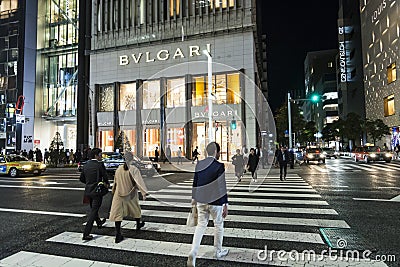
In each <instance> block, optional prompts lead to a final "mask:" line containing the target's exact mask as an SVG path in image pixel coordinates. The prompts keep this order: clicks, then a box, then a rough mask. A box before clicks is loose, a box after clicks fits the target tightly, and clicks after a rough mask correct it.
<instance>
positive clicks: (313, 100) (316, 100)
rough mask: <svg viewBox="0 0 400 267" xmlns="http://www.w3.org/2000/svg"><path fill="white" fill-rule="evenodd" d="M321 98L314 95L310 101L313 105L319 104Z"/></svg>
mask: <svg viewBox="0 0 400 267" xmlns="http://www.w3.org/2000/svg"><path fill="white" fill-rule="evenodd" d="M320 98H321V97H320V96H319V95H318V94H312V95H311V98H310V100H311V102H313V103H317V102H319V100H320Z"/></svg>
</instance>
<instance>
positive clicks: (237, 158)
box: [232, 149, 244, 182]
mask: <svg viewBox="0 0 400 267" xmlns="http://www.w3.org/2000/svg"><path fill="white" fill-rule="evenodd" d="M232 164H233V166H235V176H236V178H237V180H238V182H240V181H242V177H243V169H244V159H243V155H242V154H240V149H236V155H234V156H233V157H232Z"/></svg>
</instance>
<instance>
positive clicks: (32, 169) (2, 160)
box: [0, 155, 46, 177]
mask: <svg viewBox="0 0 400 267" xmlns="http://www.w3.org/2000/svg"><path fill="white" fill-rule="evenodd" d="M44 171H46V164H44V163H41V162H35V161H30V160H28V159H27V158H26V157H24V156H20V155H5V156H4V155H0V174H5V175H9V176H11V177H18V176H19V175H20V174H33V175H40V174H42V172H44Z"/></svg>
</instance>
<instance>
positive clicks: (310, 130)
mask: <svg viewBox="0 0 400 267" xmlns="http://www.w3.org/2000/svg"><path fill="white" fill-rule="evenodd" d="M317 132H318V130H317V127H316V126H315V122H314V121H308V122H306V123H304V126H303V128H302V129H301V131H299V134H298V140H299V142H300V143H303V144H307V143H310V142H313V141H314V140H315V137H314V134H315V133H317Z"/></svg>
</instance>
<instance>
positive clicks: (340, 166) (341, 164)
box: [302, 160, 400, 173]
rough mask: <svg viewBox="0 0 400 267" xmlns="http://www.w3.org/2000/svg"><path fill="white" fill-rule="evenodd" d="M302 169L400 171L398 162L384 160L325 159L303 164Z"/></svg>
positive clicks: (371, 171) (327, 171) (330, 171)
mask: <svg viewBox="0 0 400 267" xmlns="http://www.w3.org/2000/svg"><path fill="white" fill-rule="evenodd" d="M302 168H303V169H305V168H309V169H310V170H312V171H316V172H319V173H335V172H339V173H340V172H370V173H379V172H382V171H384V172H389V173H393V172H398V171H400V164H398V163H397V162H391V163H384V162H372V163H363V162H351V161H345V160H335V161H327V162H326V164H320V165H317V164H308V165H303V166H302Z"/></svg>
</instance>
